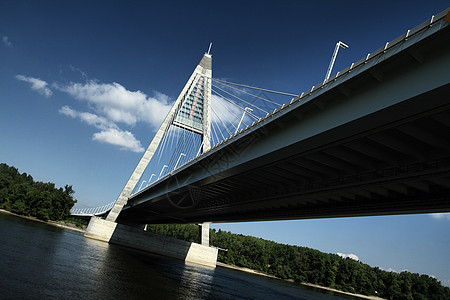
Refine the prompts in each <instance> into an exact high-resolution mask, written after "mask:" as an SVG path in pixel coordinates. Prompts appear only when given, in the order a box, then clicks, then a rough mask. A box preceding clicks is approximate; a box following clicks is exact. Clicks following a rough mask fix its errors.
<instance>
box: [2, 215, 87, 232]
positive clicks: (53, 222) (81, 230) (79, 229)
mask: <svg viewBox="0 0 450 300" xmlns="http://www.w3.org/2000/svg"><path fill="white" fill-rule="evenodd" d="M0 213H3V214H7V215H12V216H16V217H19V218H22V219H27V220H30V221H35V222H40V223H44V224H47V225H50V226H54V227H59V228H63V229H68V230H72V231H76V232H80V233H84V232H85V231H86V230H84V229H81V228H79V227H76V226H75V225H73V226H72V225H68V224H67V223H64V222H63V221H51V220H49V221H42V220H39V219H38V218H36V217H29V216H23V215H19V214H15V213H13V212H10V211H8V210H5V209H0ZM61 222H62V223H61Z"/></svg>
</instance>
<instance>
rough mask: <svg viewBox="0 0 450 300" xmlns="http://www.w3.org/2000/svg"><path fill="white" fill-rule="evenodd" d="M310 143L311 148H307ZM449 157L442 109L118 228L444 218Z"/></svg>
mask: <svg viewBox="0 0 450 300" xmlns="http://www.w3.org/2000/svg"><path fill="white" fill-rule="evenodd" d="M448 95H450V86H449V85H447V86H445V87H443V88H440V89H438V90H435V91H432V92H429V93H427V94H424V95H421V96H419V97H416V98H415V99H412V100H411V101H410V102H409V103H408V104H407V105H399V106H398V107H393V108H391V109H387V110H385V111H383V112H380V113H379V114H377V115H374V116H373V118H385V116H384V115H389V114H392V113H395V112H396V111H397V112H398V111H407V110H408V108H409V107H410V106H414V107H415V108H417V107H418V106H421V104H423V103H429V102H430V101H432V102H435V100H436V99H441V100H445V101H444V102H448V101H446V99H448ZM360 122H364V123H365V122H370V120H368V119H365V120H359V121H355V122H354V123H352V124H347V125H346V126H344V127H342V128H337V129H335V130H334V131H331V132H328V133H327V134H326V135H324V136H321V139H325V140H327V139H328V136H330V137H331V136H333V135H338V134H339V131H346V130H347V127H356V128H358V127H360V126H363V124H360ZM308 142H311V143H313V142H314V141H303V142H302V143H308ZM298 147H301V145H293V146H292V147H290V148H289V149H288V148H284V149H282V150H280V151H279V153H278V154H276V155H275V156H280V157H283V156H284V153H285V152H287V153H292V152H294V153H295V152H296V150H295V148H298ZM237 148H238V149H239V147H237ZM301 148H303V147H301ZM237 151H239V150H237ZM449 153H450V104H444V105H442V106H438V107H437V108H435V109H432V110H430V111H426V112H424V113H422V114H419V115H412V116H410V117H409V118H405V119H403V120H401V121H398V122H396V123H393V124H388V125H386V126H384V127H383V128H379V129H377V130H375V131H374V132H367V133H366V134H364V135H362V136H352V137H348V138H347V139H346V140H343V141H341V143H333V144H328V145H324V146H323V147H322V148H321V149H314V150H312V151H308V152H307V153H302V154H299V155H294V156H291V157H289V158H288V159H282V160H278V161H276V162H273V163H271V164H268V165H266V166H264V167H263V168H260V169H258V170H253V171H248V172H245V173H242V174H239V175H236V176H230V177H228V178H227V179H224V180H219V181H217V182H214V183H210V184H205V185H201V183H199V184H197V185H191V186H189V187H187V188H185V189H183V190H179V191H178V192H175V193H169V194H168V195H167V196H168V197H167V198H166V199H165V200H164V199H162V200H160V201H156V202H151V201H148V202H144V203H143V204H141V205H137V206H135V207H130V208H129V209H127V210H125V211H123V212H122V213H121V215H120V220H122V221H125V220H126V221H128V222H137V223H167V222H173V223H195V222H202V221H205V220H208V221H213V222H226V221H256V220H282V219H306V218H326V217H347V216H365V215H385V214H409V213H426V212H430V213H431V212H447V211H449V208H450V155H449ZM174 204H175V205H176V204H178V205H177V206H178V207H176V206H175V205H174ZM183 205H184V207H183ZM120 220H119V221H120Z"/></svg>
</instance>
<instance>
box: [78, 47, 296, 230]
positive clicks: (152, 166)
mask: <svg viewBox="0 0 450 300" xmlns="http://www.w3.org/2000/svg"><path fill="white" fill-rule="evenodd" d="M268 93H271V94H275V95H276V96H280V95H281V96H282V97H283V99H277V100H274V99H271V98H270V97H269V96H268ZM286 96H288V97H290V98H292V97H295V96H296V95H294V94H287V93H282V92H276V91H273V90H267V89H261V88H255V87H251V86H248V85H242V84H237V83H232V82H228V81H224V80H221V79H215V78H212V56H211V55H210V54H209V53H205V54H204V55H203V57H202V59H201V60H200V63H199V64H198V65H197V67H196V68H195V70H194V72H193V73H192V75H191V76H190V78H189V80H188V81H187V83H186V84H185V86H184V87H183V89H182V91H181V93H180V94H179V96H178V98H177V99H176V101H175V102H174V104H173V105H172V107H171V109H170V111H169V113H168V114H167V116H166V117H165V119H164V121H163V122H162V124H161V126H160V127H159V129H158V131H157V132H156V134H155V136H154V137H153V140H152V141H151V143H150V145H149V146H148V148H147V150H146V151H145V152H144V155H143V156H142V158H141V159H140V161H139V163H138V165H137V166H136V168H135V170H134V171H133V173H132V175H131V176H130V178H129V179H128V181H127V183H126V185H125V187H124V188H123V190H122V192H121V193H120V195H119V197H118V198H117V200H116V201H115V202H114V203H113V204H108V205H105V206H102V207H99V208H87V209H72V211H71V214H72V215H76V216H88V215H91V216H93V215H97V216H98V215H104V214H105V213H106V212H108V211H109V213H108V215H107V217H106V220H108V221H113V222H114V221H115V220H116V219H117V216H118V215H119V213H120V211H121V210H122V208H123V206H124V205H125V204H126V203H127V201H128V198H129V197H130V196H131V195H132V194H134V193H136V192H139V191H140V190H141V189H143V188H146V187H147V186H149V185H152V184H154V183H155V182H157V181H158V180H160V179H162V178H164V177H165V176H168V175H170V174H171V172H173V171H174V170H176V169H177V168H179V167H181V166H182V165H184V164H186V163H188V162H189V161H191V160H192V159H194V158H196V157H197V156H199V155H201V154H202V153H204V152H206V151H208V150H209V149H210V148H211V147H214V146H215V145H218V144H219V143H221V142H222V141H224V140H226V139H227V138H229V137H231V136H233V135H236V134H239V132H240V131H241V130H243V129H245V128H246V127H248V126H250V124H255V123H256V122H257V121H258V120H260V119H261V118H263V117H265V116H267V115H268V114H270V112H272V111H274V110H275V109H278V108H279V107H280V106H281V105H282V104H283V103H285V102H286V101H285V97H286ZM105 209H107V210H106V211H105Z"/></svg>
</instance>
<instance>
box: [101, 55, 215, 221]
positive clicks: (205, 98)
mask: <svg viewBox="0 0 450 300" xmlns="http://www.w3.org/2000/svg"><path fill="white" fill-rule="evenodd" d="M211 64H212V58H211V55H210V54H207V53H205V54H204V55H203V58H202V59H201V61H200V63H199V64H198V65H197V67H196V68H195V70H194V72H193V73H192V75H191V76H190V78H189V80H188V81H187V83H186V85H185V86H184V88H183V90H182V91H181V93H180V95H179V96H178V98H177V100H176V101H175V103H174V104H173V106H172V108H171V109H170V111H169V113H168V114H167V116H166V118H165V119H164V121H163V123H162V124H161V126H160V127H159V129H158V131H157V132H156V134H155V136H154V137H153V140H152V141H151V143H150V145H149V146H148V148H147V150H146V151H145V153H144V155H143V156H142V158H141V160H140V161H139V163H138V165H137V166H136V168H135V170H134V171H133V173H132V174H131V177H130V178H129V179H128V182H127V183H126V185H125V187H124V188H123V190H122V192H121V193H120V195H119V197H118V198H117V200H116V202H115V203H114V206H113V207H112V209H111V211H110V212H109V214H108V216H107V217H106V220H108V221H112V222H115V221H116V219H117V216H118V215H119V213H120V211H121V210H122V208H123V206H124V205H125V204H126V202H127V200H128V198H129V197H130V195H131V193H132V192H133V190H134V189H135V187H136V185H137V184H138V182H139V180H140V179H141V177H142V175H143V174H144V171H145V169H146V168H147V166H148V164H149V163H150V161H151V160H152V158H153V156H154V155H155V153H156V152H157V150H158V149H159V148H160V152H161V154H163V153H164V148H165V146H166V142H167V140H166V139H165V140H164V143H161V142H162V141H163V139H164V137H165V136H168V133H169V131H170V130H172V131H178V132H177V133H178V135H179V130H178V129H179V128H181V129H184V130H186V131H189V132H190V133H191V134H192V136H196V137H197V138H199V139H200V140H201V151H202V152H204V151H206V150H208V149H209V148H210V147H211V144H210V132H211V131H210V123H211V114H210V101H211V77H212V67H211ZM171 125H175V126H176V127H178V128H175V129H172V126H171ZM169 142H170V141H169ZM172 142H173V140H172ZM187 150H189V151H191V152H192V148H191V147H189V148H187ZM184 154H185V155H186V153H184ZM180 159H181V158H180ZM167 168H168V166H167ZM163 172H164V170H161V172H160V175H159V178H160V177H161V175H162V173H163ZM149 181H150V180H149Z"/></svg>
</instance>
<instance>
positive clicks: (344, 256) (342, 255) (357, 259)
mask: <svg viewBox="0 0 450 300" xmlns="http://www.w3.org/2000/svg"><path fill="white" fill-rule="evenodd" d="M336 254H337V255H338V256H340V257H342V258H350V259H353V260H356V261H359V257H358V256H356V255H355V254H344V253H336Z"/></svg>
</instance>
